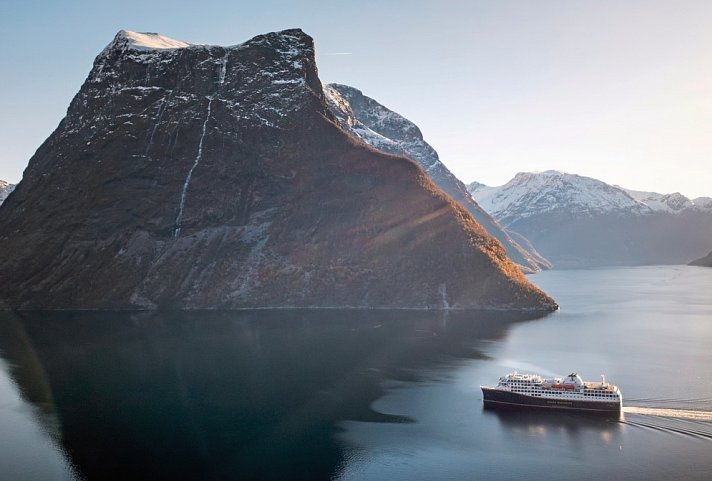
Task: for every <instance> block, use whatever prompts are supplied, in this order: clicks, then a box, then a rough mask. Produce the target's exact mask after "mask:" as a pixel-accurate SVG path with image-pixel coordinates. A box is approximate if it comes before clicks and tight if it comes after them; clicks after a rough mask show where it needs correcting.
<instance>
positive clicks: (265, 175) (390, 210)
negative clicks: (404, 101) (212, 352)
mask: <svg viewBox="0 0 712 481" xmlns="http://www.w3.org/2000/svg"><path fill="white" fill-rule="evenodd" d="M0 227H1V228H0V252H2V253H3V257H4V258H3V260H2V263H1V264H0V299H2V302H3V303H4V304H5V306H6V307H11V308H21V309H40V308H41V309H77V308H81V309H136V308H142V309H161V308H177V309H198V308H207V309H210V308H250V307H286V306H297V307H326V306H338V307H417V308H424V307H435V308H447V307H454V308H497V309H508V308H512V309H527V310H551V309H554V308H555V307H556V305H555V303H554V302H553V301H552V300H551V299H550V298H549V297H547V296H546V295H545V294H544V293H543V292H541V291H540V290H539V289H537V288H536V287H534V286H533V285H532V284H530V283H529V282H528V281H527V279H526V278H525V277H524V275H523V274H522V272H521V271H520V269H519V268H517V267H516V265H515V264H513V263H512V262H511V261H510V260H509V259H508V258H507V256H506V253H505V251H504V249H503V248H502V247H501V245H500V244H499V242H497V241H496V240H495V239H494V238H492V237H491V236H489V235H488V234H487V233H486V231H485V230H484V229H483V228H482V227H481V226H480V225H479V224H477V222H476V221H475V220H474V219H473V218H472V217H471V216H470V215H469V213H467V212H466V211H465V210H464V209H462V208H461V207H459V206H458V205H457V204H456V203H454V201H452V200H451V199H450V198H449V197H447V196H446V195H445V194H444V193H443V192H442V191H440V189H438V188H437V187H436V186H435V185H434V184H433V183H432V182H431V181H430V180H429V178H428V176H427V175H426V174H425V173H424V172H423V170H422V169H420V167H418V166H417V165H416V164H415V163H413V162H412V161H410V160H408V159H406V158H404V157H398V156H394V155H387V154H384V153H381V152H378V151H376V150H373V149H372V148H370V147H368V146H366V145H365V144H363V143H362V142H359V141H356V140H354V139H353V138H352V136H351V135H350V134H348V133H346V132H344V131H343V130H342V129H341V128H340V127H339V126H338V125H337V123H336V119H335V118H334V117H333V115H332V114H331V112H330V111H329V109H328V107H327V104H326V100H325V98H324V93H323V90H322V84H321V81H320V80H319V77H318V72H317V68H316V64H315V59H314V44H313V40H312V38H311V37H309V36H308V35H306V34H305V33H303V32H302V31H301V30H298V29H293V30H285V31H282V32H275V33H268V34H265V35H259V36H257V37H255V38H253V39H251V40H249V41H247V42H245V43H243V44H240V45H235V46H232V47H220V46H205V45H190V44H187V43H184V42H179V41H176V40H172V39H169V38H167V37H163V36H161V35H158V34H142V33H135V32H127V31H121V32H119V33H118V34H117V35H116V37H115V38H114V40H113V41H112V42H111V43H110V44H109V45H108V46H107V47H106V48H105V49H104V50H103V51H102V52H101V53H100V54H99V56H98V57H97V58H96V60H95V61H94V65H93V68H92V70H91V72H90V74H89V77H88V78H87V80H86V81H85V82H84V84H83V85H82V87H81V89H80V90H79V93H78V94H77V95H76V97H75V98H74V99H73V100H72V102H71V104H70V106H69V109H68V111H67V115H66V117H65V118H64V119H63V120H62V121H61V122H60V124H59V126H58V127H57V129H56V130H55V131H54V132H53V133H52V134H51V135H50V137H49V138H48V139H47V140H46V141H45V142H44V143H43V144H42V145H41V146H40V148H39V149H38V150H37V152H36V153H35V155H34V156H33V157H32V159H30V162H29V165H28V167H27V169H26V170H25V173H24V177H23V179H22V182H20V183H19V184H18V186H17V188H16V190H15V192H14V193H13V195H11V196H10V197H9V198H8V200H7V201H6V202H5V204H4V205H3V207H2V209H0Z"/></svg>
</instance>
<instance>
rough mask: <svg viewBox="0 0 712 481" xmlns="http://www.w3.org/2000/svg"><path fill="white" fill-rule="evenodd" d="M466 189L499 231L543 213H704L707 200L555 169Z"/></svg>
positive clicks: (710, 203)
mask: <svg viewBox="0 0 712 481" xmlns="http://www.w3.org/2000/svg"><path fill="white" fill-rule="evenodd" d="M467 190H468V191H469V192H470V194H472V197H473V198H474V199H475V200H476V201H477V203H478V204H479V205H480V206H481V207H482V208H483V209H485V210H486V211H487V212H489V213H490V214H492V215H493V216H494V217H495V218H496V219H497V220H499V221H500V222H501V223H502V224H503V225H504V226H505V227H506V226H508V225H510V224H511V223H512V222H515V221H517V220H521V219H526V218H528V217H531V216H535V215H540V214H545V213H567V214H573V215H587V216H592V215H596V214H610V213H613V214H621V215H630V214H633V215H646V214H653V213H656V212H668V213H678V212H683V211H692V210H696V211H710V212H712V199H710V198H708V197H700V198H698V199H695V200H690V199H688V198H687V197H685V196H684V195H682V194H680V193H679V192H676V193H674V194H658V193H656V192H642V191H635V190H630V189H625V188H623V187H620V186H617V185H610V184H607V183H605V182H603V181H600V180H598V179H594V178H591V177H585V176H582V175H576V174H569V173H566V172H561V171H557V170H547V171H544V172H519V173H518V174H517V175H515V176H514V178H513V179H512V180H510V181H509V182H507V183H506V184H504V185H501V186H498V187H491V186H487V185H484V184H481V183H479V182H472V183H471V184H469V185H468V186H467Z"/></svg>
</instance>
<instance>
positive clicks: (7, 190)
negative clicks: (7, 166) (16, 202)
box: [0, 180, 15, 204]
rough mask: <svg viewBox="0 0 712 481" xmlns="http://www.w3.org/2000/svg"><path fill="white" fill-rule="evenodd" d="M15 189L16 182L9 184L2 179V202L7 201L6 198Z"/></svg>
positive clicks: (0, 192)
mask: <svg viewBox="0 0 712 481" xmlns="http://www.w3.org/2000/svg"><path fill="white" fill-rule="evenodd" d="M13 190H15V185H14V184H8V183H7V182H5V181H4V180H0V204H2V203H3V202H5V199H7V196H8V195H10V193H11V192H12V191H13Z"/></svg>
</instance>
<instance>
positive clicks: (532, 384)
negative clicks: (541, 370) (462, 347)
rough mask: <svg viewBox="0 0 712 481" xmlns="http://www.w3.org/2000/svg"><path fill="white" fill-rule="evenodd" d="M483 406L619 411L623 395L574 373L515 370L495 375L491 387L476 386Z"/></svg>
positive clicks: (613, 388)
mask: <svg viewBox="0 0 712 481" xmlns="http://www.w3.org/2000/svg"><path fill="white" fill-rule="evenodd" d="M480 387H481V388H482V394H483V396H484V403H485V407H510V408H517V407H518V408H548V409H567V410H577V411H590V412H607V413H611V412H619V411H620V410H621V408H622V406H623V394H621V391H620V389H618V386H615V385H613V384H609V383H607V382H606V378H605V376H603V375H602V376H601V381H600V382H588V381H583V380H581V377H580V376H579V375H578V374H576V373H575V372H573V373H571V374H569V375H568V376H566V377H565V378H560V377H554V378H550V379H544V378H543V377H541V376H538V375H536V374H521V373H518V372H516V371H514V372H512V373H509V374H507V375H506V376H503V377H501V378H499V383H498V384H497V386H495V387H488V386H480Z"/></svg>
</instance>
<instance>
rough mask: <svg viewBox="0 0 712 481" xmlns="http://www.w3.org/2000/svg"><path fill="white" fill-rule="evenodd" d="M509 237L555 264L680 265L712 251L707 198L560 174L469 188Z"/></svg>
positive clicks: (711, 201)
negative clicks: (517, 237) (512, 235)
mask: <svg viewBox="0 0 712 481" xmlns="http://www.w3.org/2000/svg"><path fill="white" fill-rule="evenodd" d="M468 190H469V192H470V193H471V194H472V196H473V198H474V199H475V200H476V201H477V203H478V204H479V205H480V206H481V207H482V208H483V209H485V210H487V211H488V212H489V213H490V214H492V215H493V216H494V217H495V218H496V219H497V220H498V221H499V222H500V224H502V226H504V227H505V228H506V229H507V230H508V231H509V232H518V233H520V234H522V235H524V236H525V237H527V238H528V239H529V240H530V241H531V242H532V243H533V244H534V246H535V247H536V248H537V249H538V250H539V252H541V253H542V254H543V255H544V256H545V257H546V258H547V259H549V260H550V261H552V262H553V263H554V266H555V267H559V268H570V267H588V266H602V265H644V264H685V263H687V262H689V261H690V259H694V258H696V257H699V256H701V255H703V254H704V253H705V252H708V251H709V249H710V247H712V199H711V198H709V197H699V198H696V199H688V198H687V197H685V196H683V195H681V194H679V193H674V194H665V195H664V194H658V193H655V192H640V191H634V190H629V189H624V188H622V187H619V186H616V185H610V184H607V183H605V182H602V181H600V180H597V179H593V178H590V177H585V176H580V175H575V174H568V173H564V172H559V171H546V172H521V173H518V174H517V175H516V176H515V177H514V178H513V179H512V180H511V181H509V182H507V183H506V184H504V185H502V186H499V187H490V186H486V185H484V184H480V183H478V182H473V183H471V184H469V185H468Z"/></svg>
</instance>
